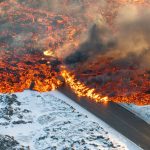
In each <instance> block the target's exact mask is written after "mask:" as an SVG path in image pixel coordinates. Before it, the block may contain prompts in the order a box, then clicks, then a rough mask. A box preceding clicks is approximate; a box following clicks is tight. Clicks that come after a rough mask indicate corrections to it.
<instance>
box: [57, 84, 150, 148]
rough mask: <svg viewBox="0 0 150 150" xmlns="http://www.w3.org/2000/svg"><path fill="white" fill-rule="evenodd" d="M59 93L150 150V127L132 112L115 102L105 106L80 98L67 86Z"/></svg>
mask: <svg viewBox="0 0 150 150" xmlns="http://www.w3.org/2000/svg"><path fill="white" fill-rule="evenodd" d="M59 91H60V92H62V93H63V94H65V95H66V96H68V97H69V98H71V99H72V100H74V101H75V102H76V103H78V104H79V105H81V106H82V107H84V108H85V109H87V110H88V111H90V112H91V113H93V114H94V115H96V116H97V117H99V118H100V119H101V120H103V121H104V122H106V123H107V124H109V125H110V126H111V127H112V128H114V129H115V130H117V131H118V132H120V133H121V134H123V135H124V136H126V137H127V138H128V139H130V140H131V141H133V142H134V143H136V144H137V145H139V146H140V147H141V148H143V149H144V150H150V125H148V124H147V123H146V122H145V121H143V120H142V119H140V118H138V117H137V116H135V115H134V114H133V113H131V112H130V111H128V110H126V109H125V108H123V107H121V106H120V105H118V104H116V103H113V102H109V103H107V104H103V103H96V102H93V101H91V100H89V99H88V98H78V97H77V96H76V94H74V93H73V92H72V91H71V90H70V88H69V87H67V86H64V87H61V88H60V89H59Z"/></svg>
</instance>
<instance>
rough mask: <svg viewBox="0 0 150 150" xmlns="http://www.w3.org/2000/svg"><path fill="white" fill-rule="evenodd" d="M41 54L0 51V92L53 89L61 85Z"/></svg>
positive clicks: (52, 68)
mask: <svg viewBox="0 0 150 150" xmlns="http://www.w3.org/2000/svg"><path fill="white" fill-rule="evenodd" d="M41 55H42V54H40V53H39V54H32V55H31V54H24V55H20V56H19V55H18V56H15V55H14V54H13V53H10V52H7V53H6V52H5V51H3V52H2V51H1V55H0V66H1V68H0V81H1V82H0V92H1V93H6V92H8V93H9V92H11V93H12V92H18V91H23V90H25V89H29V88H30V89H33V90H37V91H41V92H44V91H50V90H54V89H56V88H57V87H59V86H60V85H61V81H60V80H59V79H58V78H57V76H58V75H59V73H58V72H56V67H55V68H54V67H53V66H51V65H50V64H49V63H47V62H48V61H49V58H46V57H45V58H44V56H43V58H42V57H41Z"/></svg>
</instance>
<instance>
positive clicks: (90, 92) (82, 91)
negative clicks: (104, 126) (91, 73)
mask: <svg viewBox="0 0 150 150" xmlns="http://www.w3.org/2000/svg"><path fill="white" fill-rule="evenodd" d="M61 75H62V76H63V78H64V79H65V82H66V84H68V85H69V86H70V88H71V89H72V90H73V91H74V92H75V94H77V96H79V97H88V98H90V99H92V100H94V101H96V102H108V101H109V99H108V97H107V96H102V95H101V94H99V93H96V90H95V89H90V88H88V87H87V86H86V85H85V84H83V83H82V82H80V81H78V80H77V79H76V78H75V75H73V74H71V72H68V71H67V70H63V71H62V72H61Z"/></svg>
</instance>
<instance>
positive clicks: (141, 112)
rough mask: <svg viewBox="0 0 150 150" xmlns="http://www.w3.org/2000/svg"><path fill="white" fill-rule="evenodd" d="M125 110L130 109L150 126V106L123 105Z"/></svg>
mask: <svg viewBox="0 0 150 150" xmlns="http://www.w3.org/2000/svg"><path fill="white" fill-rule="evenodd" d="M121 106H123V107H124V108H126V109H128V110H129V111H131V112H132V113H134V114H135V115H137V116H138V117H140V118H141V119H143V120H144V121H146V122H147V123H148V124H150V105H147V106H136V105H134V104H121Z"/></svg>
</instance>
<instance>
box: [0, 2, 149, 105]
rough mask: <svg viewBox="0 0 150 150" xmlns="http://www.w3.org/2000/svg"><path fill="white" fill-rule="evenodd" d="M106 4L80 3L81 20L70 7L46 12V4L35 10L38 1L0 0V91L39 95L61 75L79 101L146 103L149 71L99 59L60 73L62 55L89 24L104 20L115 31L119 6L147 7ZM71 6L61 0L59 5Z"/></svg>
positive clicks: (72, 47)
mask: <svg viewBox="0 0 150 150" xmlns="http://www.w3.org/2000/svg"><path fill="white" fill-rule="evenodd" d="M40 1H42V0H40ZM78 2H79V1H78ZM106 2H107V7H102V8H101V5H97V0H87V1H86V0H85V1H82V5H81V8H82V11H83V12H84V15H83V16H82V17H81V15H80V14H82V11H81V10H80V11H79V12H78V13H77V15H76V12H77V11H74V10H72V8H74V7H71V8H70V9H71V11H68V13H67V11H66V12H65V13H63V11H61V12H59V13H58V12H57V11H56V12H55V11H51V10H48V8H49V7H48V6H47V7H46V9H43V8H42V9H41V8H39V7H37V6H38V5H37V4H38V2H37V1H31V0H24V1H21V0H7V1H3V2H0V93H6V92H7V93H12V92H18V91H23V90H25V89H29V88H30V89H33V90H37V91H40V92H44V91H50V90H54V89H56V88H58V87H60V86H61V85H62V84H63V81H62V80H61V77H63V78H64V80H65V82H66V84H68V85H69V86H70V87H71V89H72V90H73V91H74V92H75V93H76V94H77V95H78V96H79V97H88V98H90V99H92V100H94V101H96V102H108V101H110V100H112V101H114V102H125V103H135V104H138V105H146V104H150V88H149V87H150V71H148V70H140V69H137V68H136V65H134V66H128V67H126V68H122V67H120V66H113V65H112V59H111V58H107V57H104V58H100V59H99V58H98V59H97V58H95V62H88V63H85V64H82V66H80V67H79V68H77V69H75V68H73V71H71V69H70V70H69V71H68V70H67V69H65V67H63V68H62V70H61V69H60V64H62V61H61V60H62V59H63V57H65V55H68V54H69V53H72V52H73V51H74V50H75V49H78V47H79V45H80V42H81V41H80V40H81V33H84V32H87V31H88V27H89V26H91V23H93V24H94V23H97V22H98V23H99V22H100V21H104V22H105V23H107V24H108V25H109V27H110V28H111V29H112V30H113V31H116V28H115V27H114V20H115V19H116V16H117V14H118V10H119V9H120V8H121V7H122V6H123V5H124V4H126V3H127V4H128V3H132V4H137V5H139V6H141V5H144V6H150V5H149V2H148V1H146V0H106ZM31 3H35V5H33V6H32V5H30V4H31ZM70 3H72V1H70V0H66V1H65V6H64V5H63V7H64V8H66V6H67V7H68V5H67V4H70ZM98 4H99V3H98ZM73 6H75V4H73ZM86 7H87V8H88V9H86ZM84 8H85V10H84ZM93 8H94V11H93ZM103 8H104V9H103ZM77 10H78V7H77ZM72 11H73V12H72ZM70 13H71V14H70ZM105 23H104V24H105ZM89 24H90V25H89ZM66 68H67V67H66ZM68 68H69V67H68ZM99 93H100V94H99Z"/></svg>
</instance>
